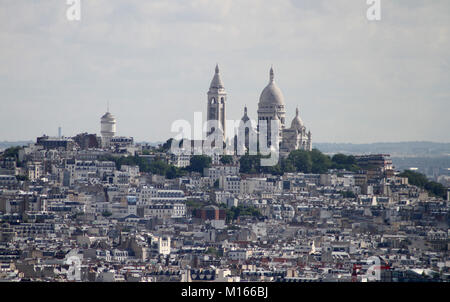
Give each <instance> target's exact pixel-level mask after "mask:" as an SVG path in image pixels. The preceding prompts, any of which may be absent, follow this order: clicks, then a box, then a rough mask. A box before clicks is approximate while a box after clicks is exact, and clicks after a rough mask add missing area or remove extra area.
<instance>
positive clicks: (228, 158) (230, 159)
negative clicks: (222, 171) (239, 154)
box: [220, 155, 233, 165]
mask: <svg viewBox="0 0 450 302" xmlns="http://www.w3.org/2000/svg"><path fill="white" fill-rule="evenodd" d="M220 162H221V163H222V164H224V165H229V164H232V163H233V156H231V155H222V156H221V157H220Z"/></svg>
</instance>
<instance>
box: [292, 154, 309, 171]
mask: <svg viewBox="0 0 450 302" xmlns="http://www.w3.org/2000/svg"><path fill="white" fill-rule="evenodd" d="M288 159H289V160H290V161H292V163H293V165H294V167H295V169H296V171H297V172H303V173H311V171H312V165H313V162H312V159H311V154H310V152H308V151H304V150H295V151H292V152H291V153H290V154H289V156H288Z"/></svg>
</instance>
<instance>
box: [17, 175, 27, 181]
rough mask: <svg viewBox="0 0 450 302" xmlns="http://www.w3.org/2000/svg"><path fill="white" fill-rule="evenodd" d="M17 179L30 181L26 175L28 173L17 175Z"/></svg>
mask: <svg viewBox="0 0 450 302" xmlns="http://www.w3.org/2000/svg"><path fill="white" fill-rule="evenodd" d="M16 179H17V180H18V181H28V180H29V178H28V176H26V175H16Z"/></svg>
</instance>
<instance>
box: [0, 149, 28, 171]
mask: <svg viewBox="0 0 450 302" xmlns="http://www.w3.org/2000/svg"><path fill="white" fill-rule="evenodd" d="M22 148H23V147H20V146H17V147H10V148H8V149H6V150H5V151H3V153H2V154H0V159H5V158H8V157H12V158H14V159H15V161H16V164H17V166H18V167H20V166H21V163H20V162H19V151H20V150H21V149H22Z"/></svg>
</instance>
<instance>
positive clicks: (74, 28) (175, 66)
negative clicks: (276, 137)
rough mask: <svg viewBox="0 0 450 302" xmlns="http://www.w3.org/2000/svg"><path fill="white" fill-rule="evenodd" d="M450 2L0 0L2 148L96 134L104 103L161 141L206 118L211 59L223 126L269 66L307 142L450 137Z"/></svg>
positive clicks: (252, 101) (123, 129)
mask: <svg viewBox="0 0 450 302" xmlns="http://www.w3.org/2000/svg"><path fill="white" fill-rule="evenodd" d="M449 8H450V3H448V1H445V0H443V1H437V0H436V1H425V0H423V1H389V0H383V1H382V9H383V11H382V20H381V21H380V22H375V23H373V22H369V21H367V20H366V18H365V10H366V9H367V5H366V4H365V1H346V0H321V1H310V0H309V1H305V0H304V1H288V0H280V1H261V0H221V1H218V0H215V1H212V0H211V1H207V0H192V1H187V0H155V1H153V0H152V1H142V0H128V1H125V0H121V1H106V0H96V1H82V15H81V18H82V19H81V21H80V22H68V21H67V20H66V18H65V11H66V9H67V5H66V4H65V1H63V0H48V1H3V2H2V8H1V10H0V54H1V55H0V80H1V81H0V97H1V102H0V140H1V139H8V140H15V139H30V138H33V137H35V136H37V135H41V134H42V133H47V134H52V133H56V131H57V127H58V126H62V127H63V129H64V133H65V134H67V135H73V134H76V133H78V132H81V131H88V132H99V118H100V116H101V115H102V114H103V112H104V111H105V107H106V102H107V100H110V103H111V111H113V113H114V114H115V115H116V117H117V118H118V131H119V134H121V135H130V136H135V137H136V139H138V140H164V139H166V138H168V137H169V136H170V135H171V133H170V124H171V122H172V121H173V120H175V119H180V118H181V119H187V120H192V118H193V111H205V110H206V91H207V89H208V86H209V83H210V81H211V77H212V75H213V71H214V66H215V64H216V63H217V62H218V63H220V65H221V71H222V76H223V80H224V83H225V86H226V89H227V91H228V93H229V101H228V107H227V112H228V115H229V118H233V119H238V118H240V117H241V116H242V111H243V106H244V104H247V105H248V107H249V113H250V116H251V117H252V118H255V117H256V108H257V102H258V100H259V94H260V93H261V91H262V89H263V88H264V86H265V85H266V84H267V81H268V69H269V67H270V65H271V64H273V65H274V68H275V72H276V80H277V82H278V84H279V86H280V87H281V89H282V91H283V93H284V95H285V98H286V105H287V109H288V120H289V122H290V119H291V118H292V117H293V116H294V113H295V107H296V106H299V107H300V112H301V115H302V119H303V120H304V121H305V123H306V126H307V127H308V128H311V131H312V133H313V136H314V139H315V141H331V142H334V141H336V142H372V141H399V140H435V141H447V142H448V141H450V137H449V136H448V131H447V129H449V128H450V119H448V118H447V116H446V115H447V112H449V111H450V105H449V104H450V102H449V101H450V100H449V95H450V91H449V87H448V83H449V80H450V79H449V68H448V66H449V56H448V53H450V42H449V41H450V40H449V37H450V33H449V29H450V26H449V25H450V20H449V17H448V14H447V12H448V11H449Z"/></svg>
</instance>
